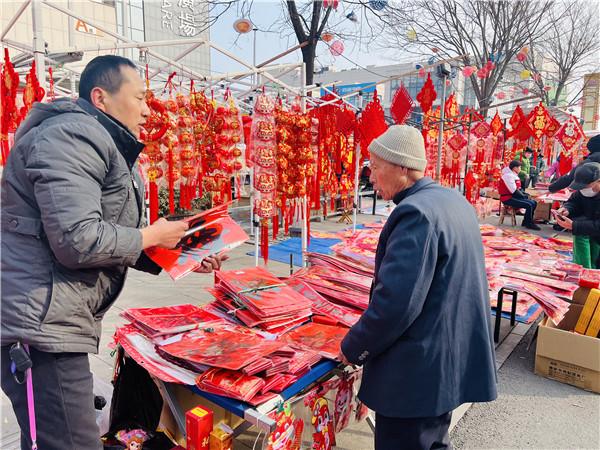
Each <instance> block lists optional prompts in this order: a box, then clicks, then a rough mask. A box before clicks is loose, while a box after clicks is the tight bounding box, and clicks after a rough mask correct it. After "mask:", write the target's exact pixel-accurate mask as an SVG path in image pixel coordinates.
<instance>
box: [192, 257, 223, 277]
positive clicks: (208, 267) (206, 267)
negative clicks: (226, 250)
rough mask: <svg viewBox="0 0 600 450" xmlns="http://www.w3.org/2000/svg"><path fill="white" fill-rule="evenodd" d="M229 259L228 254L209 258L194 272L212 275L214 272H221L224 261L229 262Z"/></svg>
mask: <svg viewBox="0 0 600 450" xmlns="http://www.w3.org/2000/svg"><path fill="white" fill-rule="evenodd" d="M228 259H229V255H226V254H219V255H214V256H208V257H206V258H204V259H203V260H202V265H201V266H200V267H198V268H197V269H196V270H194V272H197V273H211V272H212V271H213V270H219V269H220V268H221V264H222V263H223V261H227V260H228Z"/></svg>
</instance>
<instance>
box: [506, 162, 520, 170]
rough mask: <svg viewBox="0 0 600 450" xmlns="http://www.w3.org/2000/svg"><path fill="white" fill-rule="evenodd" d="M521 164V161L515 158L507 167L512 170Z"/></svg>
mask: <svg viewBox="0 0 600 450" xmlns="http://www.w3.org/2000/svg"><path fill="white" fill-rule="evenodd" d="M522 165H523V164H522V163H521V161H517V160H516V159H515V160H514V161H511V162H510V164H509V165H508V168H509V169H510V170H513V169H514V168H515V167H521V166H522Z"/></svg>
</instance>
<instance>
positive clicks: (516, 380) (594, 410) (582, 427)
mask: <svg viewBox="0 0 600 450" xmlns="http://www.w3.org/2000/svg"><path fill="white" fill-rule="evenodd" d="M532 332H533V328H532V329H531V330H530V332H529V334H531V333H532ZM529 337H530V336H529V335H528V336H526V337H525V339H523V340H522V341H521V342H520V343H519V344H518V345H517V347H516V349H515V351H514V352H513V353H512V354H511V355H510V357H509V358H508V360H507V361H506V363H505V364H504V365H503V366H502V367H501V368H500V371H499V374H498V375H499V384H498V388H499V397H498V399H497V400H496V401H495V402H492V403H485V404H483V403H480V404H477V405H473V406H472V407H471V408H470V409H469V410H468V411H467V413H466V414H465V415H464V417H463V418H462V420H461V421H460V422H459V423H458V425H457V426H456V428H455V429H454V430H453V431H452V433H451V438H452V443H453V444H454V446H455V447H456V448H457V449H508V448H510V449H516V448H519V449H525V448H531V449H576V448H577V449H584V448H586V449H588V448H589V449H598V448H600V396H598V395H596V394H593V393H590V392H585V391H582V390H580V389H577V388H575V387H571V386H568V385H565V384H562V383H558V382H556V381H552V380H548V379H545V378H542V377H539V376H537V375H535V374H534V373H533V367H534V361H535V346H532V347H531V348H530V349H529V350H527V344H528V341H529Z"/></svg>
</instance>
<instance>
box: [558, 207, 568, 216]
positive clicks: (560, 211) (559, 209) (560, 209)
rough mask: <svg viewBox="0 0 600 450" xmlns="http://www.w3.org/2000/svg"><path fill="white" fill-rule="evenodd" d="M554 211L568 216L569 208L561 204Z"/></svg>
mask: <svg viewBox="0 0 600 450" xmlns="http://www.w3.org/2000/svg"><path fill="white" fill-rule="evenodd" d="M556 212H557V213H558V214H560V215H561V216H564V217H569V210H568V209H567V208H565V207H564V206H561V207H560V208H558V209H557V210H556Z"/></svg>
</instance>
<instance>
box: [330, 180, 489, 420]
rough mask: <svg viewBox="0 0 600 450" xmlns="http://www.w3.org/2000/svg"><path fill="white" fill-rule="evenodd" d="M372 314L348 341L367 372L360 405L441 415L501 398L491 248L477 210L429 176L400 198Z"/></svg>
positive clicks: (384, 240) (390, 413)
mask: <svg viewBox="0 0 600 450" xmlns="http://www.w3.org/2000/svg"><path fill="white" fill-rule="evenodd" d="M394 202H395V203H396V204H397V206H396V208H395V209H394V211H393V212H392V214H391V215H390V217H389V219H388V221H387V223H386V224H385V226H384V227H383V230H382V231H381V236H380V238H379V244H378V247H377V254H376V260H375V278H374V280H373V286H372V289H371V301H370V304H369V307H368V308H367V310H366V311H365V313H364V314H363V315H362V317H361V318H360V320H359V321H358V322H357V323H356V324H355V325H354V326H353V327H352V328H351V329H350V331H349V332H348V335H347V336H346V337H345V339H344V341H343V342H342V351H343V353H344V355H345V356H346V357H347V358H348V360H349V361H350V362H352V363H355V364H364V371H363V378H362V384H361V388H360V393H359V398H360V399H361V400H362V401H363V402H364V403H365V404H366V405H367V406H368V407H369V408H370V409H372V410H374V411H376V412H377V413H379V414H382V415H384V416H387V417H402V418H409V417H432V416H439V415H441V414H444V413H447V412H449V411H452V410H453V409H454V408H456V407H457V406H459V405H460V404H462V403H467V402H483V401H490V400H494V399H495V398H496V366H495V357H494V345H493V340H492V332H491V321H490V302H489V293H488V284H487V278H486V272H485V263H484V256H483V246H482V243H481V234H480V232H479V225H478V222H477V218H476V216H475V211H474V209H473V207H472V206H471V205H470V204H469V203H468V202H467V201H466V200H465V199H464V197H462V196H461V195H460V194H459V193H458V192H456V191H453V190H450V189H446V188H443V187H441V186H439V185H438V184H436V183H434V182H433V181H432V180H431V179H430V178H423V179H421V180H419V181H418V182H417V183H416V184H415V185H414V186H412V187H411V188H409V189H407V190H405V191H403V192H401V193H399V194H397V195H396V196H395V197H394Z"/></svg>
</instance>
